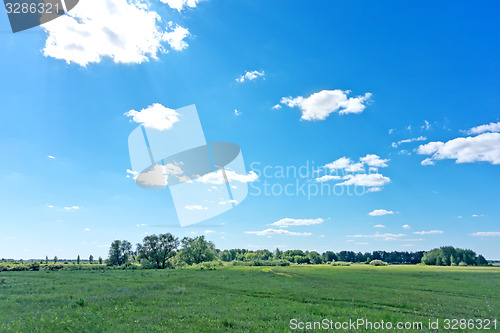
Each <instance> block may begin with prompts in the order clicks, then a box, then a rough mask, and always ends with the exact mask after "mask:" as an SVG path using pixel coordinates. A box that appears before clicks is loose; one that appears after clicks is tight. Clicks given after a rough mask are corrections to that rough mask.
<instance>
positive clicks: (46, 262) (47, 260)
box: [45, 256, 49, 265]
mask: <svg viewBox="0 0 500 333" xmlns="http://www.w3.org/2000/svg"><path fill="white" fill-rule="evenodd" d="M45 264H46V265H48V264H49V257H48V256H45Z"/></svg>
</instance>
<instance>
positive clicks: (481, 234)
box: [470, 231, 500, 237]
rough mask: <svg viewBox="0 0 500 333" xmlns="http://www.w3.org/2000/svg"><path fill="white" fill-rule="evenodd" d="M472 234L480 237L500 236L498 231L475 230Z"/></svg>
mask: <svg viewBox="0 0 500 333" xmlns="http://www.w3.org/2000/svg"><path fill="white" fill-rule="evenodd" d="M470 235H471V236H478V237H500V232H497V231H480V232H474V233H472V234H470Z"/></svg>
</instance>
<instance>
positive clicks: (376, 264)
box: [370, 259, 387, 266]
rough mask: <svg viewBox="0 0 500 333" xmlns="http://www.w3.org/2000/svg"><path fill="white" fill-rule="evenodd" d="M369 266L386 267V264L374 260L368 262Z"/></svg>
mask: <svg viewBox="0 0 500 333" xmlns="http://www.w3.org/2000/svg"><path fill="white" fill-rule="evenodd" d="M370 265H372V266H387V263H386V262H385V261H382V260H378V259H376V260H372V261H370Z"/></svg>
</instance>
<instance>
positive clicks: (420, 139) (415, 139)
mask: <svg viewBox="0 0 500 333" xmlns="http://www.w3.org/2000/svg"><path fill="white" fill-rule="evenodd" d="M425 140H427V138H426V137H425V136H419V137H418V138H411V139H404V140H400V141H398V142H393V143H392V147H394V148H397V147H398V146H399V145H401V144H403V143H410V142H416V141H425Z"/></svg>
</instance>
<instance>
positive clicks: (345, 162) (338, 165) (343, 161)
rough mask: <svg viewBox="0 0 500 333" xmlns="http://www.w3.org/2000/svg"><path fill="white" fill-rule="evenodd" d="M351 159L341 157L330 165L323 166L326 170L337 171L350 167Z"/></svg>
mask: <svg viewBox="0 0 500 333" xmlns="http://www.w3.org/2000/svg"><path fill="white" fill-rule="evenodd" d="M351 162H352V161H351V159H350V158H348V157H345V156H344V157H341V158H339V159H338V160H335V161H333V162H332V163H328V164H327V165H325V168H328V169H330V170H338V169H345V168H347V167H348V166H349V165H351Z"/></svg>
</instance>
